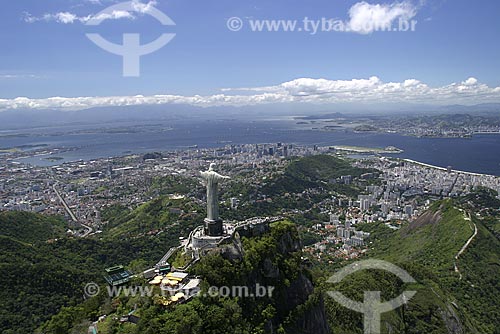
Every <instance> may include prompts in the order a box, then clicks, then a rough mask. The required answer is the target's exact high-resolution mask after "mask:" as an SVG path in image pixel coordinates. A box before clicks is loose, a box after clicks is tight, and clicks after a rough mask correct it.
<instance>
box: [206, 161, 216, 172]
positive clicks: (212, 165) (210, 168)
mask: <svg viewBox="0 0 500 334" xmlns="http://www.w3.org/2000/svg"><path fill="white" fill-rule="evenodd" d="M215 166H216V164H215V163H213V162H212V163H211V164H210V167H209V168H208V170H209V171H214V170H215Z"/></svg>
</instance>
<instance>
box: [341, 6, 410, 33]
mask: <svg viewBox="0 0 500 334" xmlns="http://www.w3.org/2000/svg"><path fill="white" fill-rule="evenodd" d="M415 15H417V7H416V6H415V5H413V4H412V3H410V2H408V1H404V2H394V3H392V4H369V3H367V2H365V1H363V2H358V3H356V4H354V5H353V6H352V7H351V9H349V17H350V20H349V21H348V22H347V30H348V31H353V32H357V33H360V34H370V33H372V32H374V31H377V30H383V31H387V30H388V29H391V28H393V27H395V26H394V23H395V22H396V20H400V19H401V20H406V21H409V20H411V19H412V18H413V17H415Z"/></svg>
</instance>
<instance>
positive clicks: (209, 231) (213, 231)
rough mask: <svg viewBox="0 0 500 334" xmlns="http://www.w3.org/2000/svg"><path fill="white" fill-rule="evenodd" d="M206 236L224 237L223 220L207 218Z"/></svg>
mask: <svg viewBox="0 0 500 334" xmlns="http://www.w3.org/2000/svg"><path fill="white" fill-rule="evenodd" d="M205 234H206V235H208V236H210V237H220V236H222V234H223V229H222V219H217V220H210V219H208V218H205Z"/></svg>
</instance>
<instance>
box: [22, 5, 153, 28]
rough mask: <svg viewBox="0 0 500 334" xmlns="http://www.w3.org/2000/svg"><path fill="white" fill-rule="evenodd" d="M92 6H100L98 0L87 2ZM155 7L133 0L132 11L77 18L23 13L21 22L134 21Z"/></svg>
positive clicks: (68, 14) (59, 13) (65, 15)
mask: <svg viewBox="0 0 500 334" xmlns="http://www.w3.org/2000/svg"><path fill="white" fill-rule="evenodd" d="M89 2H91V3H93V4H100V1H99V0H89ZM156 5H157V2H156V0H152V1H149V2H148V3H142V2H140V1H139V0H134V1H133V3H132V10H130V11H128V10H113V11H111V12H109V13H100V14H95V15H85V16H78V15H77V14H74V13H70V12H57V13H51V14H49V13H47V14H44V15H42V16H39V17H37V16H33V15H32V14H30V13H24V15H23V18H22V19H23V20H24V21H25V22H27V23H35V22H39V21H43V22H56V23H62V24H73V23H76V22H80V23H87V22H88V21H90V20H91V19H96V20H99V21H104V20H120V19H131V20H133V19H135V18H136V14H137V13H138V14H146V13H149V12H150V11H151V10H152V9H153V8H154V7H155V6H156Z"/></svg>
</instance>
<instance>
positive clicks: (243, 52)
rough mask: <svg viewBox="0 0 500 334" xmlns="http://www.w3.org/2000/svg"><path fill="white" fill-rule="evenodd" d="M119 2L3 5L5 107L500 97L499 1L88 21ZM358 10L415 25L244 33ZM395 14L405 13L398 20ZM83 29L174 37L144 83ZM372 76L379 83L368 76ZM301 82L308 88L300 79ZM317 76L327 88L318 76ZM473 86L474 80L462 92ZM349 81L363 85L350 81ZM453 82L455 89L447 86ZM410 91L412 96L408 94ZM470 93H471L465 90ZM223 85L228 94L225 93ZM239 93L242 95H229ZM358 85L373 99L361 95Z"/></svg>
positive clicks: (291, 4) (235, 9)
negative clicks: (163, 20)
mask: <svg viewBox="0 0 500 334" xmlns="http://www.w3.org/2000/svg"><path fill="white" fill-rule="evenodd" d="M116 2H118V1H112V0H100V1H98V0H18V1H5V2H4V3H3V4H2V5H3V10H2V11H1V12H0V42H1V45H2V48H1V49H0V99H3V100H4V102H5V101H7V102H9V101H10V102H9V103H10V107H12V102H11V101H12V100H13V99H15V98H17V97H27V98H29V99H33V100H43V99H46V98H49V97H54V96H61V97H65V98H77V97H89V96H90V97H92V96H99V97H109V96H133V95H138V94H141V95H144V96H152V95H155V94H161V95H162V96H163V95H165V96H174V97H186V98H189V101H190V102H189V103H194V104H196V103H197V102H196V101H197V100H196V99H194V96H195V95H201V96H206V97H210V99H211V100H210V101H212V102H210V103H212V105H213V101H214V99H215V100H219V101H220V100H221V99H222V100H224V103H225V102H226V99H225V96H226V95H233V96H234V95H235V94H236V95H238V96H248V95H252V96H254V97H255V96H257V98H256V99H255V98H254V99H253V100H252V101H251V102H249V101H247V100H245V101H243V102H242V103H241V104H246V103H255V101H256V100H258V101H260V99H265V100H266V101H268V102H276V101H282V100H280V98H282V97H283V94H284V93H283V92H285V93H286V94H287V96H286V98H285V99H284V100H283V101H282V102H291V101H295V96H306V95H307V96H311V95H315V94H319V93H321V94H323V95H324V94H326V93H328V94H329V93H338V92H341V93H342V90H343V89H347V90H352V91H349V92H350V93H357V92H358V91H359V90H361V91H362V92H363V93H366V94H368V95H369V94H372V93H373V92H375V91H378V92H380V90H383V91H384V92H386V93H387V90H388V89H389V90H390V89H397V90H398V92H399V93H398V94H400V95H401V96H400V97H398V98H399V99H406V96H405V95H404V94H410V95H411V94H413V95H411V96H410V95H409V96H410V97H408V99H409V101H411V102H418V103H421V102H422V103H431V102H433V100H434V99H442V102H443V103H452V102H453V96H449V94H455V93H457V92H456V91H458V93H459V95H458V99H457V102H464V103H476V102H477V103H480V102H482V101H483V100H484V101H486V102H495V101H498V102H500V99H499V96H500V90H499V89H497V87H499V86H500V43H498V33H499V32H500V20H498V17H497V16H498V13H500V2H498V1H497V0H481V1H472V0H453V1H452V0H448V1H446V0H432V1H431V0H427V1H418V0H416V1H399V2H398V1H383V0H373V1H371V0H370V1H366V3H364V2H362V1H347V0H272V1H270V0H265V1H264V0H259V1H252V0H203V1H202V0H197V1H193V0H157V1H148V0H142V2H141V3H143V4H144V5H152V6H154V7H156V8H158V9H159V10H161V11H162V12H164V13H165V14H167V15H168V16H169V17H170V18H171V19H172V20H173V21H175V23H176V25H175V26H174V27H165V26H162V25H160V24H159V23H158V22H157V21H156V20H155V19H154V18H152V17H151V16H149V15H147V13H142V14H141V13H133V15H134V19H130V18H122V19H109V20H106V21H104V23H103V24H101V25H100V26H97V27H91V26H87V25H85V18H86V17H87V18H88V17H90V16H92V15H95V14H97V13H98V12H100V11H101V10H103V9H105V8H106V7H108V6H110V5H112V4H114V3H116ZM136 2H140V1H139V0H136ZM363 3H364V5H367V6H369V7H366V8H368V9H369V8H372V9H373V8H375V7H372V6H376V5H379V6H381V7H379V8H385V9H386V14H389V11H391V10H393V14H394V13H396V14H395V15H396V16H395V18H398V17H400V16H404V15H408V14H404V13H403V14H401V10H404V8H406V9H408V8H411V11H412V13H411V15H410V16H409V18H410V19H411V20H415V21H416V22H417V23H416V30H415V31H413V32H380V31H375V32H371V33H358V32H332V31H329V32H318V33H316V34H314V35H313V34H311V33H308V32H305V31H302V32H298V31H295V32H284V31H279V32H268V31H263V32H255V31H251V28H250V23H249V20H259V19H274V20H297V21H299V22H300V24H302V20H303V19H304V17H308V18H309V19H311V20H320V19H321V18H323V17H324V18H328V19H336V20H340V21H344V22H348V21H349V19H350V16H349V11H350V10H352V8H353V7H354V6H356V5H359V4H362V5H363ZM384 6H385V7H384ZM397 6H400V7H397ZM405 6H406V7H405ZM363 8H365V7H363ZM401 8H403V9H401ZM396 9H399V10H400V11H396ZM58 13H59V14H60V13H65V14H66V15H69V14H71V15H73V21H72V22H71V23H70V22H67V21H66V22H62V21H61V17H60V16H57V15H58ZM398 13H399V14H401V15H399V16H397V15H398ZM360 15H361V14H360ZM66 17H67V16H66ZM231 17H239V18H241V19H242V22H243V28H242V29H241V30H240V31H237V32H235V31H230V30H229V29H228V27H227V20H228V19H229V18H231ZM360 17H361V19H362V18H363V16H360ZM394 22H395V21H394ZM91 32H94V33H99V34H101V35H102V36H103V37H105V38H107V39H109V40H110V41H112V42H115V43H118V42H120V41H121V38H122V37H121V36H122V34H123V33H126V32H133V33H141V35H142V36H141V38H142V40H143V41H145V42H149V41H152V40H154V39H156V38H157V37H158V36H159V35H160V34H161V33H163V32H170V33H175V34H176V36H175V38H174V39H173V40H172V41H171V42H170V43H168V44H167V45H166V46H165V47H164V48H162V49H160V50H159V51H157V52H155V53H153V54H150V55H146V56H144V57H142V58H141V75H140V77H132V78H129V77H123V76H122V59H121V57H120V56H116V55H112V54H110V53H108V52H106V51H104V50H102V49H100V48H99V47H97V46H96V45H94V44H93V43H92V42H91V41H90V40H89V39H87V37H86V36H85V33H91ZM373 77H376V79H377V80H378V81H377V80H375V81H374V80H371V79H370V78H373ZM300 78H310V79H312V80H315V81H297V79H300ZM320 78H324V79H326V81H317V80H316V79H320ZM469 78H475V79H472V80H469V81H468V84H466V81H467V79H469ZM353 79H362V80H365V81H362V82H361V83H360V82H357V81H354V82H353V81H352V80H353ZM409 79H416V80H418V83H416V84H413V83H412V82H410V81H408V80H409ZM308 80H309V79H308ZM370 80H371V81H370ZM405 80H406V82H407V84H405ZM283 83H288V86H287V85H285V86H283ZM390 83H399V84H400V87H399V88H397V87H396V88H394V87H393V86H390V85H389V86H387V85H388V84H390ZM453 83H456V84H455V86H450V85H452V84H453ZM410 84H411V85H410ZM360 85H361V86H360ZM419 85H420V86H419ZM410 86H411V87H414V88H412V89H411V90H408V89H406V88H405V87H410ZM424 86H425V87H424ZM473 86H474V87H476V86H477V87H476V88H474V89H472V88H471V87H473ZM367 87H368V88H367ZM370 87H371V88H370ZM401 87H403V88H404V89H403V88H401ZM415 87H416V88H415ZM450 87H451V88H450ZM459 87H465V88H459ZM223 88H229V89H228V90H223V91H222V90H221V89H223ZM237 88H249V89H248V90H243V91H241V90H233V89H237ZM366 89H371V91H370V92H368V93H367V92H366V91H365V90H366ZM416 90H418V92H420V93H418V94H420V95H419V97H418V98H416V97H415V96H414V95H415V94H417V93H416V92H415V91H416ZM464 90H466V91H468V92H469V95H471V96H472V95H473V94H475V93H478V94H479V95H478V96H483V97H484V96H485V98H484V99H482V98H480V97H477V98H471V96H469V95H468V96H467V98H466V99H463V101H462V99H461V98H462V97H463V96H464V95H460V94H462V93H461V92H462V91H464ZM235 92H236V93H235ZM344 93H345V92H344ZM273 94H274V95H273ZM447 94H448V95H447ZM221 95H222V98H221ZM271 95H272V96H271ZM278 95H279V96H278ZM347 95H348V94H347ZM368 95H367V96H368ZM214 96H216V97H214ZM259 96H260V98H259ZM370 96H371V95H370ZM384 96H386V95H380V96H379V97H380V98H383V97H384ZM172 99H173V100H175V98H169V99H168V103H170V102H172V101H173V100H172ZM70 101H73V102H74V100H70ZM193 101H194V102H193ZM228 101H230V102H228V103H233V102H234V101H241V99H234V98H232V97H230V98H228ZM327 101H328V103H330V102H335V101H341V102H346V101H347V102H349V101H350V100H349V98H348V97H346V94H344V95H342V94H341V96H340V100H339V94H336V95H335V98H334V99H330V100H327ZM7 102H5V103H7ZM24 102H26V101H24ZM101 102H102V101H101ZM205 102H206V101H205ZM205 102H203V101H202V103H205ZM306 102H310V101H309V100H306ZM437 102H439V101H437ZM5 103H4V104H5ZM102 103H106V102H102ZM141 103H142V102H141ZM28 105H29V103H27V102H26V103H24V106H28ZM96 105H100V104H99V103H96ZM49 106H52V105H51V104H49ZM0 107H1V106H0ZM10 107H9V106H6V107H4V108H7V109H8V108H10ZM56 107H57V106H56Z"/></svg>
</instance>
